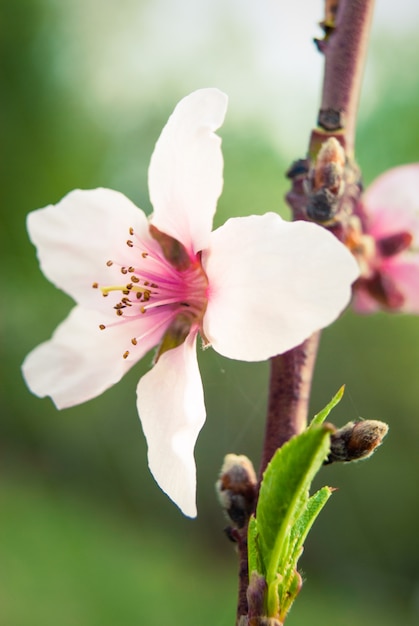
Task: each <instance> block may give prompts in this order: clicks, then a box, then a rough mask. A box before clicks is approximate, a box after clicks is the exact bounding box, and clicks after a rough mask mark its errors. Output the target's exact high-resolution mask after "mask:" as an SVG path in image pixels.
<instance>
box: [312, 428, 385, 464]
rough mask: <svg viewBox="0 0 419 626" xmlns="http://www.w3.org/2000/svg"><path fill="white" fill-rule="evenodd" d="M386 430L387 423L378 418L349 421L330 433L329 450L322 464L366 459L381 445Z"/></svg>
mask: <svg viewBox="0 0 419 626" xmlns="http://www.w3.org/2000/svg"><path fill="white" fill-rule="evenodd" d="M387 432H388V426H387V424H385V423H384V422H379V421H378V420H361V421H359V422H349V423H348V424H346V425H345V426H343V427H342V428H339V429H337V430H336V431H335V432H334V433H333V434H332V435H331V437H330V452H329V456H328V457H327V459H326V461H325V462H324V464H325V465H328V464H329V463H336V462H339V461H340V462H343V463H349V462H350V461H360V460H361V459H367V458H368V457H369V456H371V454H373V452H374V450H375V449H376V448H377V447H378V446H379V445H381V443H382V441H383V439H384V437H385V436H386V434H387Z"/></svg>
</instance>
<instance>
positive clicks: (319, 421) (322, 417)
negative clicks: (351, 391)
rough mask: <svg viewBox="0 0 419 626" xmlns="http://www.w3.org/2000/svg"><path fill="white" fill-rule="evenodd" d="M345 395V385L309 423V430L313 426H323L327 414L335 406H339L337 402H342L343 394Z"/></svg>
mask: <svg viewBox="0 0 419 626" xmlns="http://www.w3.org/2000/svg"><path fill="white" fill-rule="evenodd" d="M344 393H345V385H342V387H341V388H340V389H339V390H338V392H337V393H336V394H335V395H334V396H333V398H332V399H331V400H330V402H329V403H328V404H326V406H325V407H324V409H322V410H321V411H319V412H318V413H317V414H316V415H315V416H314V417H313V419H312V420H311V422H310V428H312V427H313V426H320V424H323V422H324V420H325V419H326V418H327V417H328V415H329V413H330V412H331V411H332V410H333V409H334V408H335V406H336V405H337V404H339V402H340V401H341V400H342V398H343V394H344Z"/></svg>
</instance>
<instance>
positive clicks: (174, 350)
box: [23, 89, 358, 516]
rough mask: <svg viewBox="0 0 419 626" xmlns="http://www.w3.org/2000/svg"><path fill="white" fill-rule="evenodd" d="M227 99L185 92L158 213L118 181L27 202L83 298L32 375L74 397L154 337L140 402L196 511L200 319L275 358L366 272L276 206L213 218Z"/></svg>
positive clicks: (45, 265)
mask: <svg viewBox="0 0 419 626" xmlns="http://www.w3.org/2000/svg"><path fill="white" fill-rule="evenodd" d="M226 106H227V97H226V96H225V95H224V94H223V93H221V92H220V91H218V90H216V89H203V90H200V91H196V92H194V93H192V94H191V95H189V96H188V97H186V98H184V99H183V100H182V101H181V102H180V103H179V104H178V105H177V107H176V109H175V111H174V113H173V114H172V116H171V117H170V119H169V121H168V123H167V125H166V126H165V128H164V129H163V131H162V134H161V136H160V138H159V140H158V141H157V144H156V147H155V150H154V153H153V156H152V158H151V163H150V168H149V177H148V178H149V189H150V198H151V201H152V204H153V207H154V213H153V214H152V216H151V218H150V220H149V219H147V217H146V216H145V214H144V213H143V212H142V211H141V210H140V209H138V208H137V207H136V206H134V204H132V203H131V202H130V200H128V199H127V198H126V197H125V196H123V195H122V194H120V193H118V192H116V191H112V190H110V189H95V190H90V191H80V190H79V191H73V192H71V193H70V194H68V195H67V196H65V197H64V198H63V199H62V200H61V201H60V202H59V203H58V204H57V205H55V206H53V205H50V206H47V207H46V208H43V209H39V210H37V211H34V212H33V213H31V214H30V215H29V216H28V231H29V234H30V238H31V240H32V242H33V243H34V244H35V245H36V247H37V250H38V257H39V261H40V265H41V268H42V270H43V272H44V274H45V275H46V277H47V278H48V279H49V280H50V281H51V282H53V283H54V284H55V285H56V286H57V287H59V288H60V289H62V290H63V291H65V292H66V293H68V294H69V295H70V296H71V297H73V298H74V300H75V301H76V303H77V304H76V306H75V307H74V308H73V310H72V311H71V312H70V315H69V316H68V318H67V319H66V320H65V321H64V322H62V324H61V325H60V326H59V327H58V328H57V330H56V331H55V333H54V334H53V336H52V338H51V339H50V340H49V341H46V342H45V343H43V344H41V345H40V346H38V347H37V348H35V349H34V350H33V351H32V352H31V353H30V354H29V355H28V356H27V357H26V359H25V361H24V363H23V374H24V377H25V380H26V382H27V384H28V386H29V388H30V389H31V390H32V391H33V392H34V393H35V394H37V395H38V396H41V397H44V396H46V395H49V396H51V398H52V399H53V401H54V402H55V404H56V406H57V407H58V408H64V407H69V406H73V405H75V404H78V403H81V402H85V401H86V400H89V399H91V398H93V397H95V396H97V395H99V394H101V393H102V392H103V391H105V390H106V389H108V388H109V387H110V386H111V385H113V384H114V383H116V382H117V381H118V380H120V378H121V377H122V376H123V375H124V373H125V372H127V370H129V369H130V368H131V367H132V366H133V365H134V364H135V363H136V362H137V361H139V360H140V359H141V358H142V357H143V356H144V355H145V354H146V353H147V352H149V350H150V349H151V348H153V347H155V346H158V349H157V356H156V358H155V361H154V366H153V367H152V369H151V370H150V372H148V373H147V374H146V375H145V376H143V377H142V378H141V380H140V381H139V383H138V387H137V408H138V413H139V416H140V418H141V422H142V426H143V430H144V433H145V436H146V439H147V443H148V461H149V467H150V470H151V472H152V474H153V475H154V477H155V479H156V481H157V482H158V484H159V485H160V487H161V488H162V489H163V491H165V492H166V493H167V494H168V495H169V497H170V498H171V499H172V500H173V501H174V502H175V503H176V504H177V505H178V506H179V507H180V508H181V510H182V511H183V512H184V513H185V514H186V515H188V516H194V515H196V505H195V491H196V469H195V462H194V446H195V442H196V439H197V436H198V433H199V431H200V429H201V428H202V425H203V423H204V421H205V405H204V395H203V389H202V383H201V377H200V373H199V369H198V362H197V356H196V349H195V346H196V338H197V334H198V332H199V333H200V334H201V337H202V339H203V343H204V344H205V345H209V344H211V345H212V347H213V348H214V349H215V350H217V352H219V353H220V354H223V355H225V356H227V357H230V358H233V359H242V360H247V361H259V360H264V359H267V358H269V357H271V356H273V355H276V354H279V353H281V352H284V351H286V350H289V349H291V348H293V347H294V346H296V345H298V344H299V343H301V342H302V341H303V340H304V339H306V338H307V337H308V336H309V335H311V334H312V333H313V332H314V331H316V330H318V329H319V328H322V327H324V326H326V325H328V324H330V323H331V322H332V321H333V320H335V319H336V317H337V316H338V315H339V313H340V312H341V311H342V309H343V308H344V307H345V306H346V304H347V303H348V301H349V298H350V293H351V283H352V282H353V280H355V278H356V277H357V275H358V268H357V265H356V263H355V261H354V259H353V257H352V255H351V254H350V253H349V252H348V250H347V249H346V248H345V247H344V246H343V245H342V244H341V243H340V242H338V241H337V239H335V238H334V237H333V236H332V235H331V234H330V233H328V232H327V231H325V230H324V229H322V228H320V227H319V226H316V225H314V224H310V223H306V222H294V223H289V222H285V221H283V220H282V219H281V218H280V217H279V216H278V215H276V214H273V213H269V214H266V215H264V216H251V217H245V218H235V219H230V220H228V221H227V222H226V223H225V224H224V225H223V226H222V227H221V228H218V229H217V230H215V231H214V232H211V227H212V219H213V216H214V213H215V209H216V203H217V200H218V197H219V195H220V193H221V190H222V184H223V179H222V168H223V161H222V154H221V140H220V138H219V137H218V136H217V135H216V134H214V131H215V130H216V129H217V128H219V126H220V125H221V124H222V122H223V119H224V115H225V111H226ZM102 296H106V297H102Z"/></svg>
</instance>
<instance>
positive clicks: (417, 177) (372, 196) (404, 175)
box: [364, 163, 419, 243]
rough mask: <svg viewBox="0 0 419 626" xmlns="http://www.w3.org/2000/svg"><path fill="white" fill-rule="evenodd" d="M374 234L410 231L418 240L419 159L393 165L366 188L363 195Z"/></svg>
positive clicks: (379, 235) (378, 235)
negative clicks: (418, 160)
mask: <svg viewBox="0 0 419 626" xmlns="http://www.w3.org/2000/svg"><path fill="white" fill-rule="evenodd" d="M364 203H365V207H366V210H367V213H368V214H369V215H371V218H372V219H371V232H372V234H373V235H374V237H383V236H386V235H393V234H395V233H398V232H401V231H407V232H410V233H411V234H412V235H413V236H414V237H415V240H416V242H417V243H418V242H419V163H412V164H410V165H401V166H399V167H394V168H392V169H390V170H388V171H387V172H384V174H382V175H381V176H379V177H378V178H376V179H375V180H374V182H373V183H372V184H371V185H370V186H369V187H368V188H367V190H366V192H365V195H364Z"/></svg>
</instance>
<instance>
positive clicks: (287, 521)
mask: <svg viewBox="0 0 419 626" xmlns="http://www.w3.org/2000/svg"><path fill="white" fill-rule="evenodd" d="M329 444H330V429H329V428H327V427H325V426H315V427H313V428H309V429H307V430H306V431H305V432H303V433H302V434H301V435H298V436H296V437H293V438H292V439H291V440H290V441H288V442H287V443H286V444H284V445H283V446H282V448H280V449H279V450H277V452H276V453H275V455H274V456H273V458H272V460H271V462H270V463H269V465H268V467H267V469H266V471H265V474H264V477H263V481H262V485H261V489H260V494H259V501H258V505H257V509H256V521H257V545H258V549H259V559H260V563H261V566H262V568H263V571H262V572H261V573H262V574H263V575H264V576H265V577H266V582H267V585H268V615H270V616H272V615H276V611H277V610H278V594H279V590H278V585H279V584H280V583H281V580H282V577H283V574H284V573H285V571H288V570H289V565H290V564H289V562H288V559H289V556H290V554H291V553H294V551H295V545H294V544H295V539H294V540H293V543H291V540H292V536H291V530H292V528H293V526H294V525H295V524H296V522H297V520H298V519H299V518H300V517H301V519H304V512H305V511H306V509H307V507H308V502H309V499H308V489H309V487H310V484H311V482H312V480H313V478H314V476H315V475H316V473H317V471H318V470H319V469H320V467H321V465H322V464H323V461H324V459H325V458H326V456H327V454H328V452H329ZM308 517H310V515H309V516H308ZM313 519H314V518H313ZM255 528H256V527H255V526H253V529H252V530H253V531H254V530H255ZM307 532H308V531H307ZM252 558H253V562H255V558H254V557H252ZM278 574H280V576H279V577H278Z"/></svg>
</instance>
